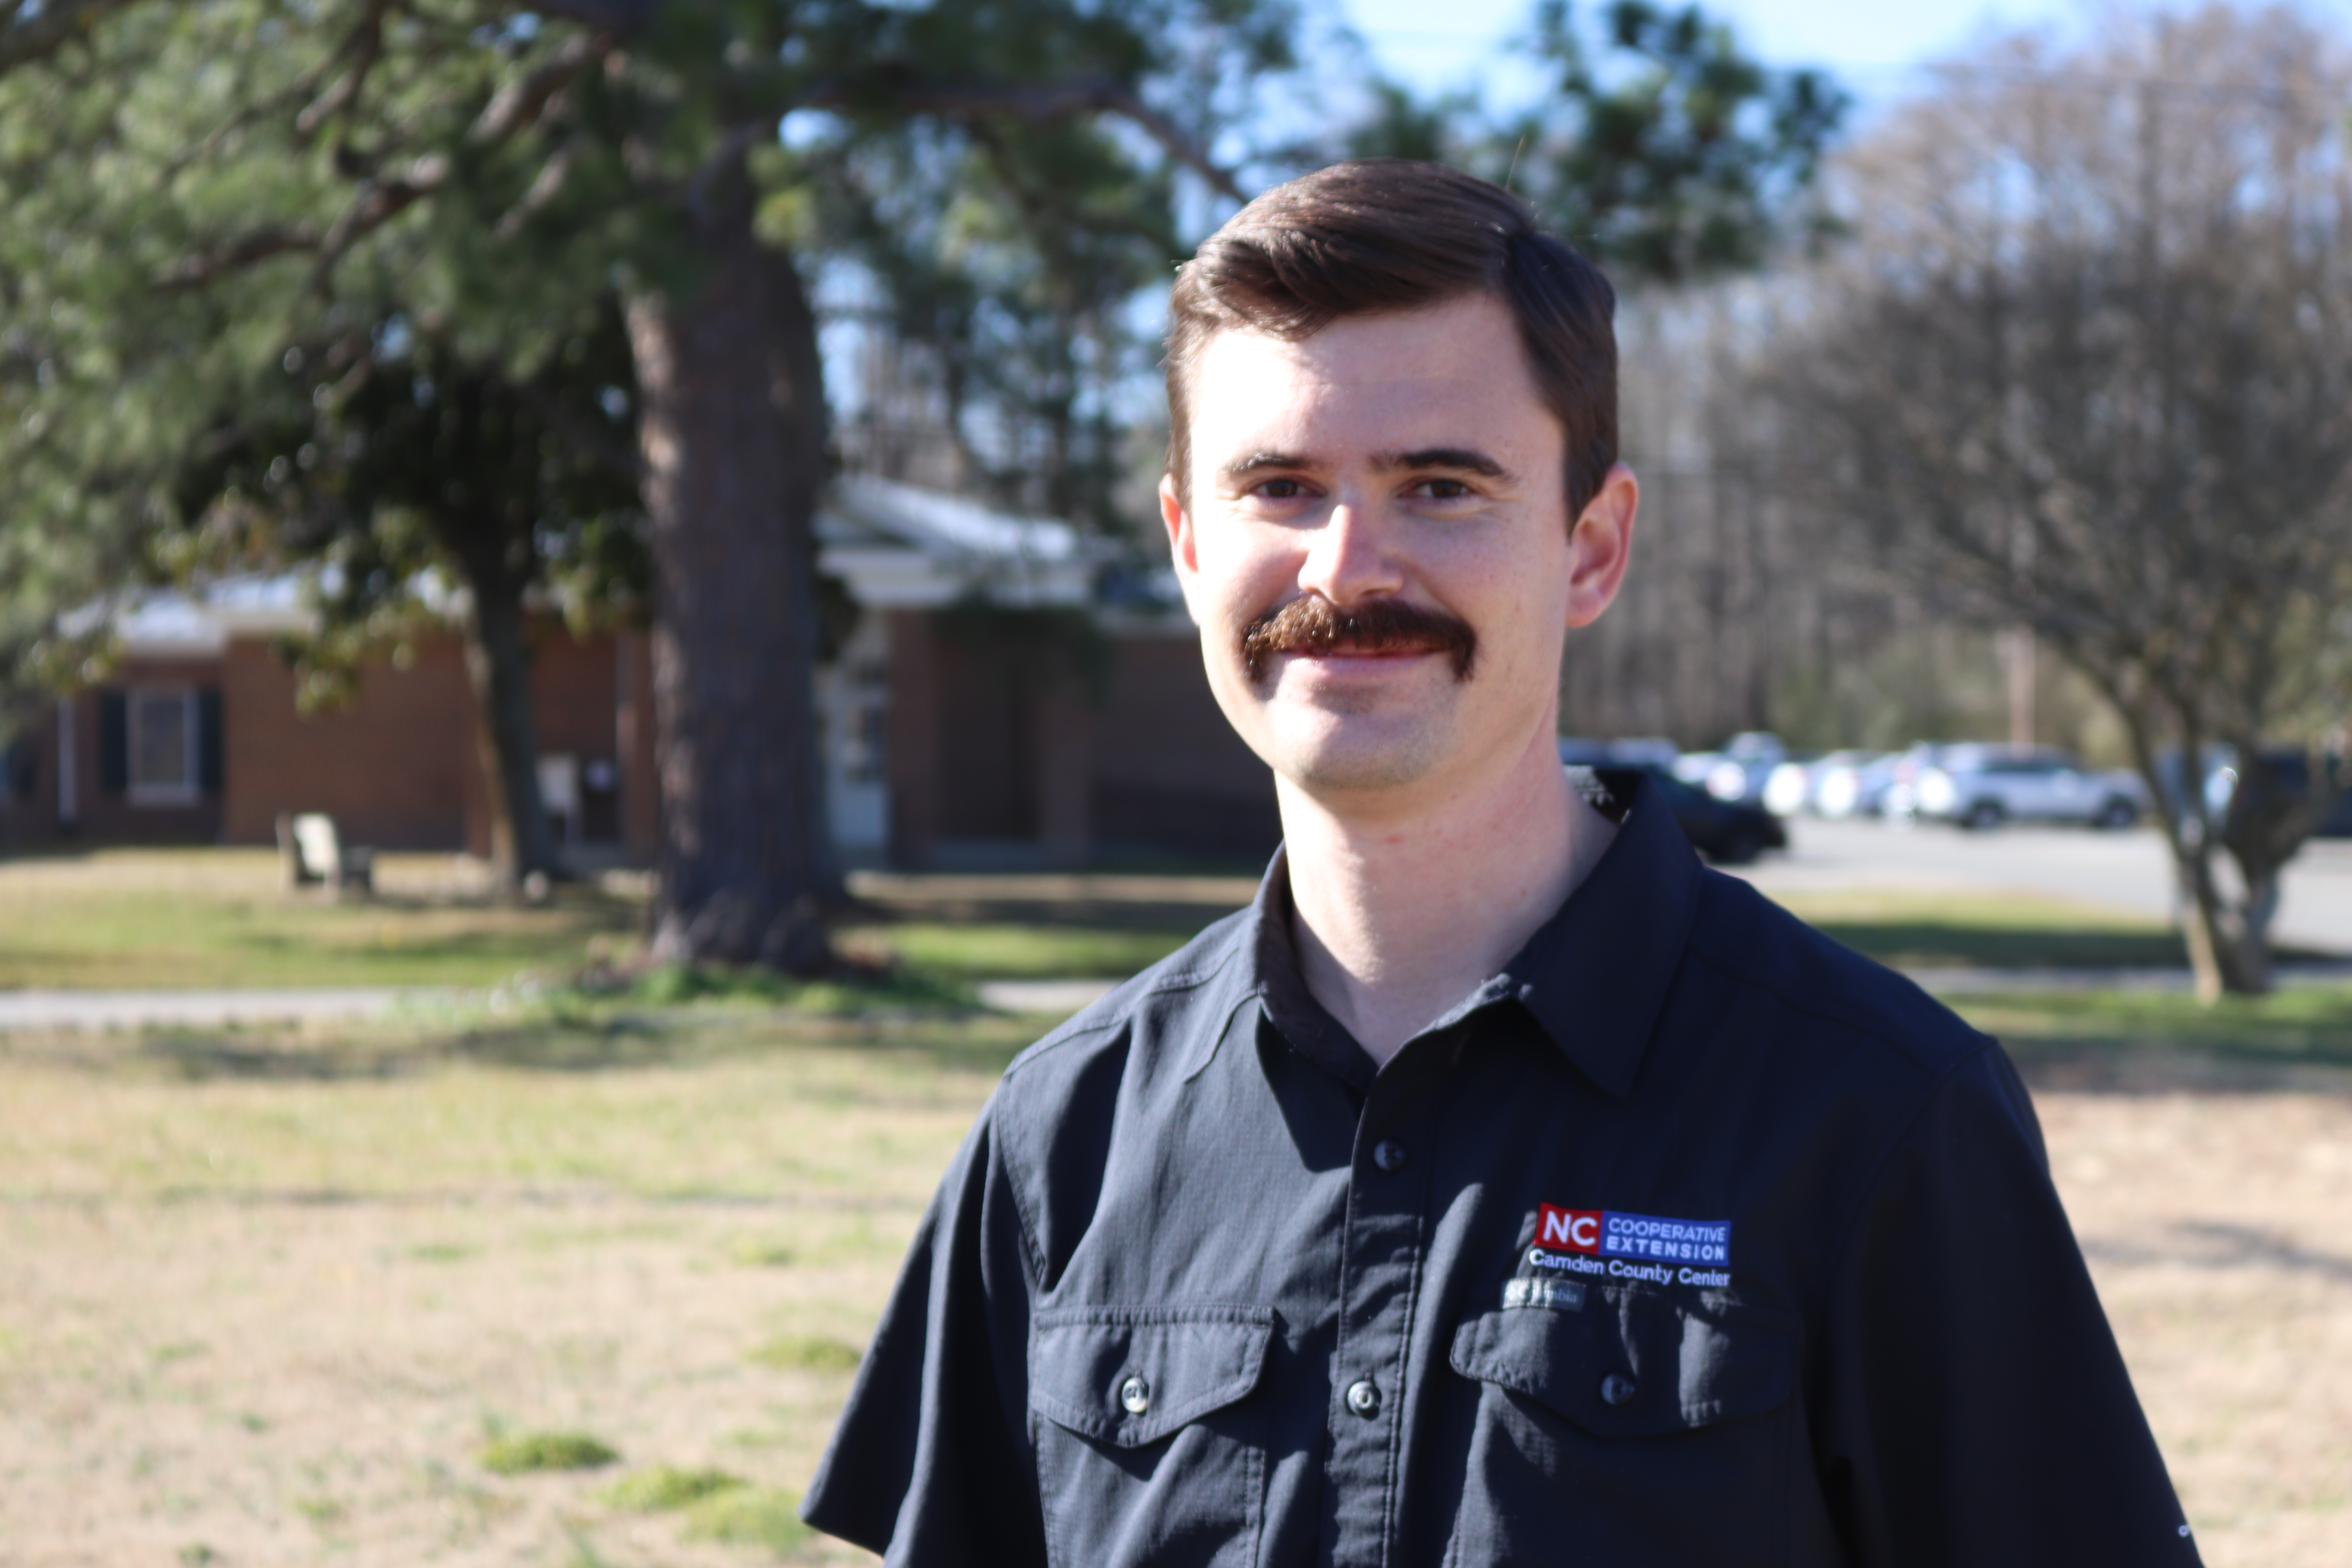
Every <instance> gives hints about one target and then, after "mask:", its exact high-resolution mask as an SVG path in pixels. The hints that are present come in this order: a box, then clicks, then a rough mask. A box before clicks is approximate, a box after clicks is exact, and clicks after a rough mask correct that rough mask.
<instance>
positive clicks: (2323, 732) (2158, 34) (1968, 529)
mask: <svg viewBox="0 0 2352 1568" xmlns="http://www.w3.org/2000/svg"><path fill="white" fill-rule="evenodd" d="M2347 103H2352V70H2347V49H2346V47H2345V44H2344V41H2343V40H2342V39H2341V38H2339V37H2335V36H2332V35H2329V34H2327V33H2325V32H2323V31H2322V30H2320V29H2319V28H2318V27H2317V26H2315V24H2314V23H2312V22H2311V21H2310V20H2309V19H2307V18H2306V17H2305V16H2301V15H2299V14H2297V13H2294V12H2292V11H2287V10H2284V9H2273V10H2264V11H2242V10H2232V9H2229V8H2225V7H2221V6H2213V7H2210V8H2208V9H2204V10H2200V11H2197V12H2195V13H2192V14H2186V15H2176V16H2149V17H2135V18H2118V19H2116V20H2115V21H2113V22H2111V23H2110V24H2109V25H2108V29H2107V31H2106V32H2105V35H2104V36H2103V37H2101V38H2099V39H2098V40H2097V41H2095V42H2094V43H2092V44H2090V45H2088V46H2085V47H2081V48H2078V49H2075V50H2072V51H2066V52H2061V51H2059V50H2057V49H2055V48H2053V47H2052V46H2050V45H2049V44H2048V43H2046V42H2045V41H2042V40H2040V39H2037V38H2034V37H2020V38H2014V39H2011V40H2007V41H2005V42H2002V43H2000V44H1998V45H1996V46H1993V47H1989V48H1988V49H1986V50H1985V51H1983V52H1982V53H1980V54H1979V55H1978V56H1977V57H1975V58H1971V59H1969V60H1966V61H1962V62H1959V63H1957V64H1955V65H1953V66H1952V67H1950V68H1948V69H1947V70H1946V71H1945V72H1944V73H1943V74H1942V75H1941V77H1940V79H1939V81H1938V84H1937V88H1936V89H1935V90H1934V91H1933V92H1931V93H1930V94H1927V95H1926V96H1925V97H1924V98H1923V99H1922V100H1919V101H1917V102H1916V103H1914V104H1912V105H1911V106H1909V107H1908V109H1907V110H1905V111H1904V112H1902V113H1901V114H1900V115H1898V116H1897V117H1896V118H1895V119H1894V120H1893V121H1891V122H1890V123H1889V124H1888V125H1887V126H1886V127H1885V130H1884V132H1882V133H1880V134H1878V135H1876V136H1875V137H1874V138H1872V139H1870V140H1869V141H1868V142H1866V143H1865V144H1864V145H1863V146H1862V147H1860V148H1859V149H1858V150H1857V151H1856V152H1855V153H1854V154H1853V156H1852V158H1851V159H1850V160H1849V161H1848V163H1847V164H1846V166H1845V174H1844V177H1845V179H1846V181H1847V190H1846V195H1847V196H1848V197H1849V199H1850V211H1851V213H1852V219H1851V221H1852V223H1853V235H1854V241H1855V243H1853V245H1852V246H1850V247H1847V248H1846V250H1845V251H1844V252H1843V256H1842V257H1841V258H1839V259H1838V260H1836V261H1835V262H1833V263H1832V264H1831V265H1829V266H1827V267H1825V268H1823V269H1822V271H1821V272H1820V273H1819V274H1818V276H1817V277H1816V278H1815V279H1814V284H1813V287H1812V289H1811V291H1810V295H1809V299H1808V301H1807V306H1806V310H1805V311H1804V319H1803V321H1802V323H1801V327H1799V328H1798V329H1797V330H1796V331H1793V332H1792V334H1791V336H1790V339H1789V340H1788V341H1786V342H1783V344H1782V346H1781V347H1780V351H1779V354H1778V356H1777V358H1778V362H1779V364H1780V377H1779V379H1780V386H1781V389H1782V390H1783V392H1784V393H1785V394H1786V395H1787V399H1788V401H1787V403H1786V405H1784V406H1785V408H1786V412H1787V414H1788V416H1789V429H1788V432H1787V437H1788V446H1787V447H1786V451H1787V452H1788V454H1789V456H1790V458H1792V459H1793V460H1794V464H1795V467H1796V468H1797V471H1798V473H1799V475H1800V477H1801V490H1802V493H1803V494H1804V495H1805V496H1806V497H1807V498H1808V499H1809V500H1811V501H1812V502H1813V503H1814V504H1817V505H1818V506H1820V507H1821V508H1822V510H1824V511H1826V512H1829V513H1831V514H1833V515H1834V516H1835V517H1837V518H1838V519H1840V520H1841V521H1844V522H1846V523H1849V524H1853V525H1855V526H1857V527H1859V528H1860V529H1861V530H1863V531H1865V532H1866V534H1867V536H1868V537H1869V538H1870V540H1872V541H1873V542H1874V543H1875V545H1876V546H1877V547H1878V548H1879V549H1880V550H1881V551H1883V552H1884V557H1883V558H1884V559H1885V560H1886V561H1887V562H1888V563H1892V564H1894V565H1895V566H1897V567H1899V568H1900V569H1901V570H1903V571H1904V572H1905V574H1906V575H1907V576H1908V577H1909V578H1910V579H1911V580H1913V581H1914V582H1916V583H1917V584H1920V585H1921V586H1922V587H1923V589H1928V590H1932V591H1933V592H1935V593H1936V594H1937V595H1938V596H1939V597H1940V598H1941V599H1942V600H1943V601H1944V602H1945V603H1948V604H1950V605H1954V606H1956V607H1958V608H1961V609H1963V610H1967V611H1970V612H1973V613H1974V614H1976V615H1979V616H1981V617H1983V618H1984V619H1985V620H1987V621H1988V622H1994V623H1998V622H2003V621H2007V622H2012V623H2015V624H2019V625H2021V626H2027V627H2030V628H2031V629H2032V631H2033V632H2034V633H2035V634H2036V635H2037V636H2038V637H2040V638H2041V639H2042V642H2043V643H2044V645H2045V646H2046V647H2049V648H2051V649H2052V650H2053V651H2054V652H2056V653H2057V654H2058V655H2059V656H2060V657H2061V658H2064V659H2066V660H2067V661H2069V662H2071V663H2072V664H2073V665H2074V667H2075V668H2078V669H2079V670H2081V671H2082V672H2083V674H2084V676H2086V677H2087V678H2088V679H2090V680H2091V681H2092V682H2093V683H2094V684H2095V686H2096V687H2097V688H2098V689H2099V690H2100V691H2101V692H2102V693H2103V694H2104V695H2105V698H2106V699H2107V700H2109V701H2110V702H2112V703H2113V704H2114V706H2115V708H2116V711H2117V713H2118V714H2119V715H2120V717H2121V719H2122V721H2123V723H2124V726H2125V728H2126V731H2127V732H2128V734H2129V736H2130V740H2131V744H2132V747H2133V749H2134V751H2135V752H2136V754H2137V762H2138V765H2139V768H2140V771H2141V772H2142V773H2143V774H2144V775H2146V777H2147V779H2148V781H2149V782H2150V784H2151V785H2153V786H2154V787H2155V788H2156V791H2157V795H2158V799H2159V801H2162V802H2164V809H2162V810H2161V811H2160V812H2159V816H2160V819H2161V824H2162V826H2163V830H2164V833H2165V835H2166V838H2167V841H2168V844H2169V846H2170V848H2171V851H2172V858H2173V861H2174V864H2175V867H2176V868H2177V871H2178V874H2179V886H2180V891H2181V894H2182V905H2183V909H2184V914H2185V918H2186V924H2187V937H2188V945H2189V955H2190V958H2191V961H2192V962H2193V963H2194V964H2195V966H2196V971H2197V977H2198V985H2199V990H2200V994H2203V995H2204V996H2206V997H2207V998H2208V999H2210V998H2212V997H2214V996H2217V995H2219V994H2221V993H2222V992H2224V991H2229V992H2240V993H2253V992H2261V991H2263V990H2266V989H2267V988H2268V986H2269V984H2270V956H2269V941H2268V938H2269V931H2270V925H2271V921H2272V917H2273V913H2274V912H2275V910H2277V907H2278V898H2279V873H2280V870H2281V868H2283V867H2284V865H2285V864H2286V862H2287V861H2288V860H2289V859H2290V858H2292V857H2293V856H2294V853H2295V852H2296V849H2297V848H2298V847H2299V846H2300V845H2301V844H2302V842H2303V841H2304V839H2305V837H2308V836H2309V833H2310V831H2311V829H2312V828H2313V827H2314V826H2316V824H2317V822H2318V820H2319V818H2320V817H2321V816H2322V815H2323V814H2324V812H2325V811H2326V807H2327V806H2328V805H2329V804H2330V800H2331V797H2332V795H2333V794H2334V793H2335V787H2336V784H2337V781H2338V779H2339V777H2340V773H2339V769H2340V765H2341V764H2340V763H2339V762H2338V760H2337V759H2336V756H2335V755H2334V752H2335V751H2338V750H2340V749H2341V739H2340V735H2341V725H2342V722H2343V720H2344V718H2345V715H2346V713H2347V710H2352V686H2347V665H2352V158H2347V144H2346V107H2347ZM2331 735H2333V736H2335V737H2336V739H2335V740H2334V741H2333V742H2331V741H2330V739H2329V737H2330V736H2331ZM2217 743H2226V744H2228V745H2231V746H2233V747H2235V749H2236V752H2237V755H2238V759H2239V767H2240V771H2241V775H2242V782H2241V784H2240V786H2239V790H2238V796H2237V799H2236V800H2235V801H2234V802H2233V803H2231V806H2230V808H2229V809H2228V810H2226V811H2221V810H2217V809H2216V808H2215V806H2214V805H2212V804H2210V803H2209V802H2208V800H2207V799H2206V795H2205V791H2204V790H2203V789H2202V788H2201V787H2200V781H2201V776H2202V772H2203V759H2204V758H2205V757H2206V755H2207V754H2208V750H2209V748H2210V747H2211V746H2213V745H2215V744H2217ZM2283 743H2285V744H2289V745H2299V746H2300V747H2301V748H2302V749H2303V751H2304V757H2305V766H2306V767H2307V769H2308V773H2307V782H2306V783H2305V784H2304V785H2303V786H2302V787H2297V786H2296V784H2295V781H2294V780H2293V779H2291V778H2289V777H2287V776H2285V775H2286V773H2287V772H2288V770H2287V769H2285V768H2284V767H2281V766H2278V765H2275V764H2274V763H2273V760H2272V759H2273V758H2275V757H2277V756H2278V755H2279V752H2280V750H2281V748H2282V744H2283ZM2222 851H2226V852H2227V855H2228V858H2229V860H2230V861H2231V862H2232V863H2234V868H2235V876H2234V878H2231V877H2230V876H2228V875H2226V874H2225V872H2224V868H2223V862H2222V859H2221V852H2222ZM2232 882H2234V884H2235V885H2234V886H2232V885H2231V883H2232Z"/></svg>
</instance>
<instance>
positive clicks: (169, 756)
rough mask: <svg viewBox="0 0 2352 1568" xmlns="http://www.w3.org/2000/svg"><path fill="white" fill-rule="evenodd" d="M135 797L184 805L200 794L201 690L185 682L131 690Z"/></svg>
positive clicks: (137, 800) (146, 802)
mask: <svg viewBox="0 0 2352 1568" xmlns="http://www.w3.org/2000/svg"><path fill="white" fill-rule="evenodd" d="M129 717H130V724H131V734H130V742H131V779H130V784H131V804H132V805H187V804H188V803H190V802H191V801H193V800H194V799H195V798H196V795H197V783H198V776H197V761H196V694H195V693H194V691H192V690H190V689H188V688H186V687H184V686H168V687H142V688H139V689H134V690H133V691H132V692H131V703H130V716H129Z"/></svg>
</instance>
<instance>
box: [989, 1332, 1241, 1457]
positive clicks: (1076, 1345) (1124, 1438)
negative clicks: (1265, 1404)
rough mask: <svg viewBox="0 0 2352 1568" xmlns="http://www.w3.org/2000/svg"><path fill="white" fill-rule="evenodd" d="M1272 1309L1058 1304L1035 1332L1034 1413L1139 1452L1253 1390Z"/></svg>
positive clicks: (1031, 1369) (1032, 1368) (1031, 1352)
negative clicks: (1188, 1423)
mask: <svg viewBox="0 0 2352 1568" xmlns="http://www.w3.org/2000/svg"><path fill="white" fill-rule="evenodd" d="M1273 1333H1274V1311H1273V1309H1271V1308H1268V1307H1237V1306H1220V1305H1203V1306H1195V1307H1057V1308H1054V1309H1052V1310H1048V1311H1044V1312H1040V1313H1038V1314H1037V1317H1036V1320H1035V1321H1034V1322H1033V1323H1032V1324H1031V1326H1030V1330H1029V1407H1030V1408H1031V1409H1033V1410H1034V1411H1035V1412H1036V1413H1037V1414H1038V1415H1043V1416H1045V1418H1046V1419H1047V1420H1049V1421H1052V1422H1054V1423H1055V1424H1056V1425H1058V1426H1066V1427H1068V1428H1069V1429H1070V1430H1071V1431H1073V1432H1076V1433H1079V1434H1081V1435H1082V1436H1088V1437H1092V1438H1095V1439H1097V1441H1100V1442H1105V1443H1108V1444H1110V1445H1111V1446H1113V1447H1119V1448H1134V1447H1141V1446H1142V1445H1144V1444H1146V1443H1156V1442H1158V1441H1159V1440H1160V1438H1162V1437H1165V1436H1168V1435H1169V1434H1170V1433H1171V1432H1173V1431H1175V1430H1176V1428H1178V1427H1179V1426H1183V1425H1184V1424H1185V1423H1186V1422H1188V1421H1197V1420H1199V1419H1200V1418H1201V1417H1202V1416H1203V1415H1207V1414H1208V1413H1209V1412H1210V1411H1212V1410H1216V1409H1220V1408H1222V1407H1223V1406H1224V1405H1231V1404H1232V1403H1233V1402H1234V1400H1236V1399H1239V1398H1241V1397H1242V1396H1243V1395H1244V1394H1247V1393H1248V1392H1249V1391H1250V1390H1251V1389H1253V1388H1255V1387H1256V1386H1257V1378H1258V1373H1259V1372H1260V1371H1262V1370H1263V1369H1264V1368H1265V1345H1266V1341H1267V1340H1268V1339H1270V1338H1271V1337H1272V1336H1273Z"/></svg>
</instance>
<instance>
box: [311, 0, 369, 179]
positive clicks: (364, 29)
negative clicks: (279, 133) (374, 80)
mask: <svg viewBox="0 0 2352 1568" xmlns="http://www.w3.org/2000/svg"><path fill="white" fill-rule="evenodd" d="M390 7H391V0H371V3H370V4H369V5H368V8H367V13H366V15H364V16H362V17H361V18H360V23H359V26H356V27H354V28H353V29H352V37H350V39H349V40H348V41H346V42H345V44H344V46H343V47H344V48H345V49H347V50H349V51H350V52H351V54H352V63H351V66H350V68H348V69H346V70H345V71H344V72H343V74H342V75H341V76H339V77H337V78H336V79H334V81H333V82H332V83H331V84H330V85H329V86H328V88H327V90H326V91H324V92H322V93H320V95H319V96H318V97H317V98H315V99H313V100H310V104H309V105H308V106H307V107H305V108H304V109H303V110H302V112H301V113H299V114H298V115H296V116H295V117H294V139H295V142H296V143H297V144H298V145H299V144H300V143H302V142H308V141H309V140H310V137H311V136H312V135H313V134H314V133H315V132H317V131H318V129H319V127H320V126H321V125H323V124H325V123H326V122H327V121H329V120H331V119H333V118H334V117H335V116H336V115H338V114H340V113H341V112H343V111H344V110H348V109H350V108H351V107H352V105H353V104H355V103H357V102H358V101H359V97H360V89H362V88H363V87H365V86H366V85H367V79H368V72H369V71H370V70H371V69H373V68H374V66H375V62H376V58H377V57H378V56H379V55H381V54H383V14H384V12H385V11H386V10H388V9H390Z"/></svg>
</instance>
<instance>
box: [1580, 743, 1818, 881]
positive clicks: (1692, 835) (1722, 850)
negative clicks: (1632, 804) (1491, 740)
mask: <svg viewBox="0 0 2352 1568" xmlns="http://www.w3.org/2000/svg"><path fill="white" fill-rule="evenodd" d="M1661 751H1664V752H1667V753H1668V754H1666V755H1664V756H1661V755H1659V752H1661ZM1671 753H1672V746H1671V743H1670V742H1661V741H1654V740H1638V741H1591V740H1586V739H1584V738H1582V737H1580V736H1575V735H1563V736H1561V737H1560V741H1559V760H1560V761H1561V763H1564V764H1566V765H1568V766H1570V767H1590V768H1611V767H1614V768H1639V769H1640V770H1641V771H1642V772H1643V773H1648V774H1649V775H1650V777H1651V778H1652V779H1654V781H1656V783H1657V786H1658V793H1659V794H1660V795H1664V797H1665V802H1666V809H1667V810H1668V811H1671V812H1673V813H1674V814H1675V826H1678V827H1680V828H1681V829H1682V830H1683V837H1685V838H1688V839H1689V840H1690V841H1691V846H1692V847H1694V848H1696V850H1697V851H1698V852H1699V853H1700V854H1702V855H1704V856H1706V858H1708V859H1709V860H1711V861H1713V862H1714V863H1715V864H1716V865H1718V866H1745V865H1747V864H1748V862H1749V861H1751V860H1753V859H1755V858H1756V857H1758V856H1759V855H1761V854H1763V853H1764V851H1766V850H1767V849H1786V848H1787V847H1789V831H1788V829H1787V828H1785V827H1782V826H1780V818H1779V817H1777V816H1773V815H1772V814H1771V813H1770V812H1769V811H1766V810H1765V809H1763V808H1762V807H1761V806H1757V805H1747V804H1745V803H1743V802H1740V801H1736V800H1723V799H1719V798H1718V797H1717V796H1715V795H1710V794H1708V793H1707V792H1706V790H1704V789H1701V788H1699V787H1697V786H1696V785H1695V784H1688V783H1685V781H1683V780H1682V779H1679V778H1676V777H1675V767H1674V758H1673V756H1672V754H1671Z"/></svg>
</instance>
